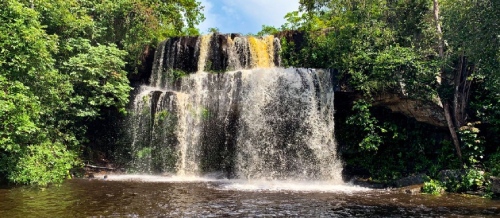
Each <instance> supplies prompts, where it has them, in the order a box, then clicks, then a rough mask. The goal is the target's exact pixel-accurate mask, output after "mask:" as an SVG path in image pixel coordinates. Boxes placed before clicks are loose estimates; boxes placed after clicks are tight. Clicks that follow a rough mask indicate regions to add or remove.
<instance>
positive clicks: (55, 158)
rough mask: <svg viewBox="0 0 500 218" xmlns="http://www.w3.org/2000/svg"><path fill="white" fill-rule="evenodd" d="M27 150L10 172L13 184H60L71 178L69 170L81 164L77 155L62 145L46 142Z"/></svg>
mask: <svg viewBox="0 0 500 218" xmlns="http://www.w3.org/2000/svg"><path fill="white" fill-rule="evenodd" d="M25 149H26V151H22V153H23V154H22V155H21V157H20V159H19V161H18V162H17V163H16V165H15V166H12V167H13V169H12V171H11V172H9V177H8V178H9V180H10V181H12V182H15V183H22V184H32V185H41V186H45V185H47V184H49V183H60V182H62V181H63V180H64V179H65V178H68V177H70V174H69V170H70V169H72V168H73V167H74V166H76V165H78V164H79V162H78V161H77V154H76V153H75V152H73V151H68V150H67V149H66V146H64V145H62V144H60V143H51V142H44V143H42V144H40V145H36V146H29V147H27V148H25Z"/></svg>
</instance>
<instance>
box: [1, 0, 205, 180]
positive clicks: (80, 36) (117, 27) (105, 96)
mask: <svg viewBox="0 0 500 218" xmlns="http://www.w3.org/2000/svg"><path fill="white" fill-rule="evenodd" d="M201 10H202V7H201V6H200V3H199V2H196V1H195V0H181V1H175V2H172V1H169V2H164V1H157V0H121V1H108V0H105V1H94V0H88V1H79V0H67V1H66V0H64V1H63V0H51V1H48V0H33V1H18V0H5V1H0V158H1V159H0V177H3V178H7V179H8V180H9V181H10V182H14V183H23V184H38V185H46V184H48V183H51V182H60V181H62V179H64V178H66V177H67V176H68V170H69V169H70V168H71V167H74V166H78V165H79V159H78V154H79V152H80V150H81V149H80V148H81V145H82V143H84V142H85V141H86V138H85V132H86V129H87V127H88V126H89V125H90V122H92V121H94V120H95V119H97V118H98V117H99V116H102V114H103V113H104V111H106V112H110V111H122V112H124V111H125V106H126V104H127V103H128V94H129V91H130V89H131V88H130V86H129V81H128V79H127V72H126V71H125V69H129V70H130V71H133V70H134V69H136V68H137V66H138V64H139V63H140V61H141V57H142V56H143V51H144V49H145V48H146V47H148V46H151V45H154V44H156V43H157V42H158V41H160V40H163V39H164V38H165V37H167V36H173V35H187V34H196V33H198V31H197V30H196V29H195V28H194V26H195V25H196V24H198V23H199V22H200V21H201V20H203V19H204V17H203V15H202V14H201Z"/></svg>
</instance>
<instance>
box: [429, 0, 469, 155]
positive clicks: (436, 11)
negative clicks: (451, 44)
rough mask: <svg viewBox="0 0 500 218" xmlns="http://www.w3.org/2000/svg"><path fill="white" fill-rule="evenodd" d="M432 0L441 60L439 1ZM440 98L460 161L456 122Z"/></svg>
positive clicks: (447, 106) (448, 107)
mask: <svg viewBox="0 0 500 218" xmlns="http://www.w3.org/2000/svg"><path fill="white" fill-rule="evenodd" d="M433 1H434V20H435V22H436V30H437V34H438V50H439V51H438V52H439V57H440V58H441V60H444V45H443V44H444V43H443V31H442V30H441V24H440V23H439V3H438V0H433ZM457 76H458V75H457ZM443 82H446V75H445V72H444V69H441V73H440V78H438V83H439V84H440V85H441V84H442V83H443ZM457 86H459V84H455V87H457ZM454 91H455V90H454ZM457 92H458V90H456V91H455V92H454V94H456V93H457ZM454 98H458V96H456V95H454ZM440 100H441V104H442V105H443V109H444V116H445V117H446V122H447V124H448V130H449V131H450V135H451V138H452V140H453V144H454V145H455V149H456V150H457V155H458V158H459V159H460V162H462V151H461V149H460V141H459V139H458V134H457V127H456V125H457V123H456V122H454V121H453V117H455V116H452V115H451V114H452V113H451V111H450V105H449V103H448V100H447V99H444V100H443V98H440ZM454 105H456V104H454Z"/></svg>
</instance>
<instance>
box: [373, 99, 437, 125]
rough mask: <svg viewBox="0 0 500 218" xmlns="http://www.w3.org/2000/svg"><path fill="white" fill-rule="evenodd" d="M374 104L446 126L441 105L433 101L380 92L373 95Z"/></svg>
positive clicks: (433, 123)
mask: <svg viewBox="0 0 500 218" xmlns="http://www.w3.org/2000/svg"><path fill="white" fill-rule="evenodd" d="M374 105H376V106H384V107H387V108H389V109H391V111H392V112H398V113H402V114H404V115H406V116H408V117H413V118H415V119H416V120H417V121H419V122H423V123H428V124H431V125H434V126H440V127H446V118H445V116H444V110H443V106H442V105H439V104H438V103H435V102H424V101H420V100H415V99H409V98H407V97H404V96H401V95H400V94H394V93H381V94H379V95H378V96H375V103H374Z"/></svg>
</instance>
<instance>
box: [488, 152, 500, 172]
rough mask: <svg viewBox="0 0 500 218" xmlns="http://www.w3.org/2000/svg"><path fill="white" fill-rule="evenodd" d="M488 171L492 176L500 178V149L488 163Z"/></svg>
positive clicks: (492, 155) (491, 156)
mask: <svg viewBox="0 0 500 218" xmlns="http://www.w3.org/2000/svg"><path fill="white" fill-rule="evenodd" d="M486 170H488V171H489V172H490V174H491V175H492V176H496V177H500V149H497V151H496V152H495V153H493V154H491V155H490V157H489V160H488V161H487V162H486Z"/></svg>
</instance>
